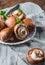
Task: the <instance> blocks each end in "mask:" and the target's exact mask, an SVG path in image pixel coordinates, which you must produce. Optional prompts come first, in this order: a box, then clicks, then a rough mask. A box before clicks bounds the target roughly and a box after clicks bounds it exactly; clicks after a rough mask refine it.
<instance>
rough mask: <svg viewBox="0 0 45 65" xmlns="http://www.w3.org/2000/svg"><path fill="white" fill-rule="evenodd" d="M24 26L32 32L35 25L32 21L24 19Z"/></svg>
mask: <svg viewBox="0 0 45 65" xmlns="http://www.w3.org/2000/svg"><path fill="white" fill-rule="evenodd" d="M23 22H24V24H25V25H26V26H27V27H28V29H29V31H33V30H34V28H35V23H34V22H33V21H32V19H29V18H25V19H24V20H23Z"/></svg>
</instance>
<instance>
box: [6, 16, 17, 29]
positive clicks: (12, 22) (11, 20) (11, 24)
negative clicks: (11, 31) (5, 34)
mask: <svg viewBox="0 0 45 65" xmlns="http://www.w3.org/2000/svg"><path fill="white" fill-rule="evenodd" d="M5 24H6V26H7V27H9V28H13V27H14V26H15V25H16V22H15V18H14V16H10V17H8V18H7V20H6V21H5Z"/></svg>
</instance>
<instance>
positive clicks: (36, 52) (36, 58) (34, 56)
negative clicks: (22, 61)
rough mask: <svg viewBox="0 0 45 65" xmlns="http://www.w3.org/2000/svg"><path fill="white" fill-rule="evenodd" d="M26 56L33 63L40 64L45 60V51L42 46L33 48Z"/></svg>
mask: <svg viewBox="0 0 45 65" xmlns="http://www.w3.org/2000/svg"><path fill="white" fill-rule="evenodd" d="M26 58H27V60H28V62H29V63H31V64H38V63H42V62H44V61H45V53H44V51H43V50H42V49H40V48H32V49H31V50H29V51H28V52H27V55H26Z"/></svg>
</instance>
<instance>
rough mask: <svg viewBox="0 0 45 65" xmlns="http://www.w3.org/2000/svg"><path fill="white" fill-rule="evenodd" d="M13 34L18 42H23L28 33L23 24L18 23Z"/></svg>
mask: <svg viewBox="0 0 45 65" xmlns="http://www.w3.org/2000/svg"><path fill="white" fill-rule="evenodd" d="M14 33H15V35H16V38H17V39H18V40H24V39H25V38H26V37H27V35H28V33H29V32H28V29H27V27H26V25H25V24H20V23H19V24H17V25H16V26H15V27H14Z"/></svg>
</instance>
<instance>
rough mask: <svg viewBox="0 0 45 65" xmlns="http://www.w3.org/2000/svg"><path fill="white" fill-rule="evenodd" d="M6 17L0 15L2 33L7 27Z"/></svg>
mask: <svg viewBox="0 0 45 65" xmlns="http://www.w3.org/2000/svg"><path fill="white" fill-rule="evenodd" d="M4 21H5V20H4V17H3V16H2V15H0V31H1V30H2V29H3V28H4V27H5V22H4Z"/></svg>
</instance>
